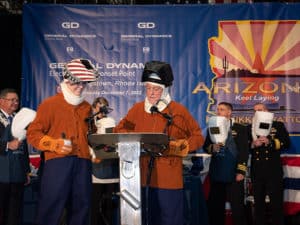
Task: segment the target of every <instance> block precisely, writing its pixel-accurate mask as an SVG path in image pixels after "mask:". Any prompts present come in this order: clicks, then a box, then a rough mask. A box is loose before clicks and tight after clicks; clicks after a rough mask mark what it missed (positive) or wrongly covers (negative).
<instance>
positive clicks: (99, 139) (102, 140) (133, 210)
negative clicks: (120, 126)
mask: <svg viewBox="0 0 300 225" xmlns="http://www.w3.org/2000/svg"><path fill="white" fill-rule="evenodd" d="M88 138H89V143H90V145H91V146H92V147H93V149H95V154H96V156H97V157H99V158H112V157H117V156H118V157H119V163H120V215H121V218H120V219H121V225H141V224H142V201H141V176H140V154H141V150H142V149H147V151H151V150H152V149H153V151H155V153H157V154H159V150H157V149H164V148H165V147H166V146H167V144H168V136H167V135H166V134H162V133H111V134H91V135H89V137H88ZM103 146H106V148H103ZM107 147H108V148H107ZM109 147H114V149H115V150H111V149H112V148H109ZM97 149H98V150H97ZM147 151H145V154H147V153H146V152H147ZM142 152H144V151H142Z"/></svg>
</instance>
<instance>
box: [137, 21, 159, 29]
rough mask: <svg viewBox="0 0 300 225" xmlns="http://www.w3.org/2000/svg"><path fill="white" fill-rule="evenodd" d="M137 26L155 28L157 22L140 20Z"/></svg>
mask: <svg viewBox="0 0 300 225" xmlns="http://www.w3.org/2000/svg"><path fill="white" fill-rule="evenodd" d="M137 27H138V28H140V29H153V28H155V23H153V22H139V23H138V24H137Z"/></svg>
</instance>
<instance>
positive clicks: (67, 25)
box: [61, 21, 80, 29]
mask: <svg viewBox="0 0 300 225" xmlns="http://www.w3.org/2000/svg"><path fill="white" fill-rule="evenodd" d="M61 26H62V28H64V29H78V28H79V27H80V26H79V23H77V22H67V21H66V22H62V23H61Z"/></svg>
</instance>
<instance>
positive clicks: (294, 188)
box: [281, 154, 300, 215]
mask: <svg viewBox="0 0 300 225" xmlns="http://www.w3.org/2000/svg"><path fill="white" fill-rule="evenodd" d="M281 159H282V165H283V171H284V188H285V189H284V212H285V214H286V215H294V214H296V213H298V212H300V155H299V154H297V155H294V154H293V155H288V154H287V155H282V158H281Z"/></svg>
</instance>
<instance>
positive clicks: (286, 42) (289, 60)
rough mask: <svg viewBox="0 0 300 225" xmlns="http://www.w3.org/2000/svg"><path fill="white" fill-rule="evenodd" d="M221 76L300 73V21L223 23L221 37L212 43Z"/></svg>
mask: <svg viewBox="0 0 300 225" xmlns="http://www.w3.org/2000/svg"><path fill="white" fill-rule="evenodd" d="M208 44H209V53H210V56H211V60H210V65H211V68H212V71H213V72H214V73H215V74H216V76H217V77H219V76H222V75H223V74H224V68H223V60H224V58H225V57H226V59H227V61H228V68H227V71H230V70H237V69H246V70H249V71H251V72H252V73H259V74H262V75H289V76H292V75H299V74H300V21H295V20H293V21H290V20H289V21H220V22H219V37H212V38H210V39H209V41H208Z"/></svg>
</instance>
